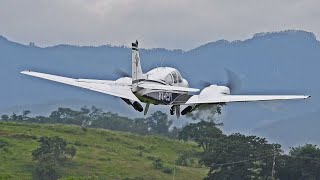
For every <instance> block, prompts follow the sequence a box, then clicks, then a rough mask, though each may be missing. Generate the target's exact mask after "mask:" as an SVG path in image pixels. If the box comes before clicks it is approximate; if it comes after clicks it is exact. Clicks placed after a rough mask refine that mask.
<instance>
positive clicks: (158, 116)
mask: <svg viewBox="0 0 320 180" xmlns="http://www.w3.org/2000/svg"><path fill="white" fill-rule="evenodd" d="M146 123H147V124H148V128H149V131H150V132H151V133H152V134H163V135H167V134H168V133H169V128H170V126H171V124H172V121H171V120H169V119H168V115H167V114H166V113H163V112H161V111H156V112H154V113H152V114H151V115H150V116H149V117H148V118H147V119H146Z"/></svg>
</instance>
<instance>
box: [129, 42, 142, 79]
mask: <svg viewBox="0 0 320 180" xmlns="http://www.w3.org/2000/svg"><path fill="white" fill-rule="evenodd" d="M140 79H145V77H144V74H143V73H142V69H141V62H140V56H139V49H138V41H136V42H135V43H132V83H135V82H138V80H140Z"/></svg>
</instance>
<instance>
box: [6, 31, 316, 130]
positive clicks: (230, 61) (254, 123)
mask: <svg viewBox="0 0 320 180" xmlns="http://www.w3.org/2000/svg"><path fill="white" fill-rule="evenodd" d="M141 47H142V49H141V50H140V51H141V61H142V66H143V70H144V72H146V71H147V70H150V69H152V68H154V67H156V66H161V65H162V66H173V67H176V68H177V69H179V70H180V72H181V74H182V75H183V76H184V77H185V78H186V79H188V80H189V83H190V84H191V85H192V86H193V87H201V86H200V84H199V81H200V80H205V81H209V82H212V83H213V84H214V83H215V82H221V81H223V80H224V79H225V76H224V68H228V69H231V70H232V71H234V72H236V73H238V74H239V76H240V77H241V79H242V93H243V94H251V93H254V94H308V95H312V98H311V99H310V100H307V101H290V102H289V101H288V102H277V103H276V105H275V104H273V103H243V104H240V103H239V104H230V105H227V106H226V107H225V108H224V109H223V112H224V115H223V122H224V129H225V131H228V132H237V131H241V132H243V131H244V132H247V131H249V130H251V129H254V128H256V127H258V126H261V124H263V123H265V122H266V121H270V120H272V121H277V120H280V119H286V118H290V117H296V116H299V115H300V114H303V113H306V112H311V111H317V110H318V109H319V105H320V97H319V96H318V94H319V90H320V85H319V83H317V82H318V77H319V70H318V67H319V66H320V61H319V60H320V42H319V41H318V40H317V39H316V36H315V35H314V34H313V33H311V32H306V31H296V30H288V31H281V32H272V33H258V34H256V35H254V36H253V37H252V38H250V39H246V40H241V41H240V40H238V41H232V42H229V41H226V40H220V41H216V42H211V43H207V44H205V45H202V46H199V47H197V48H195V49H192V50H190V51H183V50H167V49H164V48H156V49H144V48H143V44H142V43H141ZM130 60H131V50H130V48H129V47H126V46H120V47H117V46H112V45H103V46H97V47H93V46H92V47H91V46H90V47H89V46H74V45H57V46H52V47H45V48H42V47H36V45H34V44H30V45H22V44H19V43H15V42H12V41H10V40H8V39H6V38H5V37H3V36H0V67H1V69H0V80H1V82H2V86H1V88H0V99H1V101H0V112H1V109H6V110H7V109H8V108H10V107H15V106H20V105H31V104H50V102H63V101H65V100H66V99H77V100H79V101H85V102H86V101H90V102H92V104H95V103H96V104H105V106H106V107H108V106H111V105H112V107H116V108H115V109H117V110H118V111H119V112H118V113H123V114H130V115H136V116H141V114H137V113H136V112H135V111H134V110H132V108H131V107H129V106H127V105H126V104H125V103H123V102H122V101H121V100H119V99H116V98H113V97H111V96H107V95H103V94H99V93H95V92H90V91H87V90H82V89H78V88H74V87H69V86H66V85H61V84H56V83H53V82H47V81H44V80H39V79H34V78H31V77H26V76H23V75H21V74H20V73H19V72H20V71H22V70H35V71H41V72H47V73H51V74H58V75H64V76H70V77H82V78H97V79H116V78H118V76H117V75H115V74H114V73H113V72H114V70H115V69H117V68H121V69H123V70H125V71H127V72H130V71H131V64H130ZM156 109H158V107H156V106H152V107H151V110H156ZM162 109H163V110H168V109H166V108H162ZM0 114H1V113H0ZM172 118H174V117H172Z"/></svg>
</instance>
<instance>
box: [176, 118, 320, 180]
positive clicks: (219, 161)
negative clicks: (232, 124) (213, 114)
mask: <svg viewBox="0 0 320 180" xmlns="http://www.w3.org/2000/svg"><path fill="white" fill-rule="evenodd" d="M179 139H182V140H185V141H188V140H192V141H195V142H197V143H198V145H199V147H201V148H202V149H203V152H200V153H198V154H197V157H198V158H199V163H200V164H201V165H204V166H206V167H209V168H210V171H209V173H208V176H207V177H206V178H205V179H208V180H209V179H281V180H295V179H320V149H319V148H318V147H317V146H316V145H312V144H306V145H304V146H299V147H295V148H291V150H290V152H289V154H288V155H287V154H283V151H282V150H281V145H280V144H271V143H268V142H267V141H266V139H264V138H260V137H257V136H245V135H242V134H239V133H236V134H231V135H226V134H223V132H222V131H221V130H220V129H219V128H218V127H217V125H216V124H215V123H214V122H206V121H200V122H199V123H195V124H189V125H187V126H186V127H184V128H183V130H182V131H181V132H180V133H179ZM189 157H190V156H186V155H182V156H181V158H179V159H178V160H179V161H178V163H179V164H185V165H188V160H189V159H188V158H189Z"/></svg>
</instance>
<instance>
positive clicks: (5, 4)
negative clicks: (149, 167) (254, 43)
mask: <svg viewBox="0 0 320 180" xmlns="http://www.w3.org/2000/svg"><path fill="white" fill-rule="evenodd" d="M287 29H302V30H306V31H311V32H314V33H315V34H316V35H317V37H319V35H320V1H319V0H0V35H3V36H5V37H7V38H9V39H10V40H13V41H17V42H21V43H24V44H28V43H29V42H30V41H33V42H35V43H36V45H38V46H51V45H56V44H62V43H63V44H77V45H101V44H113V45H127V46H130V43H131V41H133V40H135V39H139V40H140V45H141V46H143V47H145V48H153V47H165V48H169V49H174V48H177V49H184V50H188V49H191V48H194V47H197V46H199V45H202V44H204V43H207V42H211V41H216V40H219V39H227V40H238V39H240V40H242V39H247V38H250V37H252V35H253V34H255V33H257V32H267V31H280V30H287Z"/></svg>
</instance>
